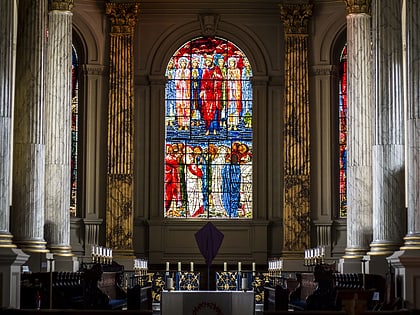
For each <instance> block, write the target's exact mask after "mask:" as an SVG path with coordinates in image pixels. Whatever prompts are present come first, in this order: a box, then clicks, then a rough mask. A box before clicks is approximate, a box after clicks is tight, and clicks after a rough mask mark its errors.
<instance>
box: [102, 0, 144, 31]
mask: <svg viewBox="0 0 420 315" xmlns="http://www.w3.org/2000/svg"><path fill="white" fill-rule="evenodd" d="M139 12H140V4H139V3H136V2H124V3H116V2H108V3H106V14H107V15H109V20H110V21H111V33H121V34H126V33H129V34H134V28H135V26H136V23H137V20H138V14H139Z"/></svg>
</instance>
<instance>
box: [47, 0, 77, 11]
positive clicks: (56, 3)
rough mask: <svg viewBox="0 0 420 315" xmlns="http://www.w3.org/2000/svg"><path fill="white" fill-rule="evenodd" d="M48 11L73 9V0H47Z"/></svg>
mask: <svg viewBox="0 0 420 315" xmlns="http://www.w3.org/2000/svg"><path fill="white" fill-rule="evenodd" d="M49 2H50V11H53V10H58V11H71V10H73V6H74V0H49Z"/></svg>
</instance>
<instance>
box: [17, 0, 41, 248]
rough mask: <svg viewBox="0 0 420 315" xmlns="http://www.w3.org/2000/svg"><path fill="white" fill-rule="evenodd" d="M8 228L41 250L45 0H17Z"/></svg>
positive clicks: (25, 244)
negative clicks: (10, 197) (17, 22)
mask: <svg viewBox="0 0 420 315" xmlns="http://www.w3.org/2000/svg"><path fill="white" fill-rule="evenodd" d="M18 11H19V14H18V15H19V17H18V21H19V33H18V44H17V58H16V60H19V62H17V64H16V95H15V100H16V101H15V110H14V139H13V144H14V148H13V149H14V150H13V162H14V164H13V194H12V197H13V202H12V204H13V211H12V212H11V213H12V215H11V223H12V224H11V232H12V233H13V235H14V240H15V243H16V244H17V245H18V246H19V247H20V248H22V249H23V250H25V251H26V252H45V251H47V250H46V248H45V243H46V242H45V241H44V188H45V187H44V179H45V142H44V141H45V140H44V120H45V118H44V101H45V98H44V90H45V86H44V84H45V66H44V65H45V58H44V57H45V53H46V21H47V0H40V1H32V0H20V1H19V10H18Z"/></svg>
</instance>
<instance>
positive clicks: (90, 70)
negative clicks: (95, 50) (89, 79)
mask: <svg viewBox="0 0 420 315" xmlns="http://www.w3.org/2000/svg"><path fill="white" fill-rule="evenodd" d="M81 68H82V71H83V73H84V74H85V75H106V74H107V68H106V67H105V66H102V65H88V64H84V65H82V67H81Z"/></svg>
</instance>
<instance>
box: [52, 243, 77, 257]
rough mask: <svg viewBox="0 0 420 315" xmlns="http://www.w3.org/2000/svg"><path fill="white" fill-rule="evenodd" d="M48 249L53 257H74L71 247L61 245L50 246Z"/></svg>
mask: <svg viewBox="0 0 420 315" xmlns="http://www.w3.org/2000/svg"><path fill="white" fill-rule="evenodd" d="M48 249H49V250H50V252H51V253H53V254H54V256H55V257H57V256H64V257H72V256H74V255H73V253H72V252H71V246H63V245H51V246H48Z"/></svg>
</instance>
